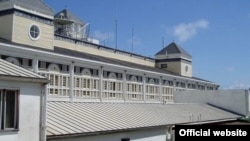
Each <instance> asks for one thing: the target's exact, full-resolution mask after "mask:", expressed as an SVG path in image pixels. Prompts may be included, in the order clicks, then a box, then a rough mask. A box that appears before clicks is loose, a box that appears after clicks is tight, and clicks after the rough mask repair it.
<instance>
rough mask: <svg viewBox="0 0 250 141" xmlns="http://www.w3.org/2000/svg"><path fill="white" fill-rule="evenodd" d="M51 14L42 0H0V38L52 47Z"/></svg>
mask: <svg viewBox="0 0 250 141" xmlns="http://www.w3.org/2000/svg"><path fill="white" fill-rule="evenodd" d="M53 15H54V12H53V10H52V9H51V8H50V7H48V6H47V5H46V4H45V3H44V2H43V1H42V0H0V22H1V25H3V26H0V38H4V39H6V40H9V41H11V42H14V43H19V44H25V45H30V46H33V47H40V48H46V49H53V39H54V25H53V20H54V16H53Z"/></svg>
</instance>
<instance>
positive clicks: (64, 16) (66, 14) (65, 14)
mask: <svg viewBox="0 0 250 141" xmlns="http://www.w3.org/2000/svg"><path fill="white" fill-rule="evenodd" d="M54 18H55V19H61V20H69V21H72V22H75V23H78V24H82V25H84V24H85V23H84V22H83V21H82V20H81V19H80V18H78V17H76V16H75V15H74V14H73V13H72V12H70V11H69V10H67V9H63V10H62V11H60V12H58V13H57V14H56V15H55V16H54Z"/></svg>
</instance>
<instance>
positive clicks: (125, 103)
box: [0, 0, 239, 141]
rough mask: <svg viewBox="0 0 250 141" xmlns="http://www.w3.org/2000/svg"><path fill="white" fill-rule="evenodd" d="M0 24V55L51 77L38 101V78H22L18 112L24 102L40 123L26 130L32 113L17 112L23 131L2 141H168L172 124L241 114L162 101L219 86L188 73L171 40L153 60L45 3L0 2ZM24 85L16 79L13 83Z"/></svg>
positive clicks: (185, 56)
mask: <svg viewBox="0 0 250 141" xmlns="http://www.w3.org/2000/svg"><path fill="white" fill-rule="evenodd" d="M0 23H1V25H0V59H2V60H6V61H8V62H10V63H12V64H14V65H15V66H19V67H22V70H26V71H27V70H29V71H33V72H34V73H37V74H40V75H41V76H43V77H42V78H43V79H44V78H48V79H49V81H50V82H49V84H48V85H47V87H46V92H47V95H46V97H44V98H45V99H42V100H40V99H39V98H40V97H39V95H36V93H35V92H34V91H35V90H34V89H35V88H37V90H38V91H41V89H39V88H38V86H40V84H38V83H28V82H27V83H28V84H29V86H27V87H26V86H24V88H22V89H21V90H20V93H22V91H23V92H24V93H25V94H27V95H25V94H23V95H22V94H20V98H21V96H22V97H25V96H27V98H25V101H26V100H27V103H26V102H24V104H21V101H20V105H24V106H23V107H20V111H21V110H23V111H24V109H27V107H28V106H29V108H30V109H29V108H28V109H27V112H29V113H36V115H40V116H42V117H40V118H41V120H42V121H41V122H42V123H41V125H43V126H42V127H40V128H37V126H36V127H34V128H33V125H38V123H39V120H38V119H37V117H35V118H36V120H35V121H34V124H33V123H32V125H27V127H24V126H23V125H24V124H25V123H26V122H27V121H29V120H30V116H27V115H22V113H23V112H20V116H19V117H20V120H21V119H22V123H20V124H19V126H20V132H16V133H17V134H19V133H20V134H22V132H25V133H24V135H23V134H22V135H23V136H22V135H20V136H19V135H14V136H12V137H11V138H12V139H9V138H4V137H8V136H1V135H4V134H8V133H4V132H0V140H2V138H3V140H13V141H14V140H21V141H23V140H34V141H36V140H37V139H38V137H39V136H40V140H41V141H45V138H46V137H47V139H46V140H53V141H54V140H63V141H67V140H76V141H77V140H83V139H84V140H96V141H98V140H121V141H130V140H133V141H141V140H144V141H146V140H156V141H162V140H173V137H172V130H171V129H172V127H173V125H174V124H179V123H189V124H192V123H196V122H199V123H200V122H206V121H210V122H211V121H212V122H217V121H222V120H225V119H227V120H235V119H237V118H238V117H239V116H238V115H236V114H232V113H229V112H225V111H223V110H219V109H217V108H214V107H211V106H208V105H206V104H194V105H192V104H189V105H180V104H165V103H173V102H174V101H173V96H174V95H173V94H174V92H175V91H187V90H217V89H218V88H219V85H218V84H216V83H213V82H211V81H208V80H204V79H201V78H197V77H195V76H193V74H192V56H191V55H190V54H189V53H187V52H186V51H185V50H184V49H183V48H181V47H180V46H179V45H177V44H176V43H174V42H173V43H170V44H169V45H168V46H166V47H165V48H164V49H162V50H160V51H159V52H158V53H156V55H155V58H150V57H146V56H142V55H138V54H134V53H131V52H126V51H121V50H119V49H114V48H110V47H107V46H103V45H100V44H99V42H98V40H96V39H93V38H90V37H89V36H88V26H89V25H88V23H85V22H84V21H82V20H81V19H79V18H77V17H76V16H74V15H73V13H71V12H70V11H69V10H67V9H64V10H62V11H60V12H59V13H54V11H53V10H52V9H51V8H50V7H48V5H46V4H45V3H44V2H43V1H42V0H0ZM14 65H12V66H14ZM0 67H1V66H0ZM3 70H4V68H3ZM15 71H18V70H15ZM18 72H20V71H18ZM0 74H1V73H0ZM41 76H39V77H41ZM27 77H30V76H27ZM37 77H38V76H37ZM0 78H1V77H0ZM23 79H24V78H23ZM35 80H36V79H35ZM33 81H34V80H33ZM33 81H31V82H33ZM3 84H10V82H9V81H6V82H4V83H0V88H1V86H2V85H3ZM25 84H26V82H25V83H21V84H19V80H18V81H17V82H15V85H16V87H19V86H20V87H21V86H23V85H25ZM0 92H1V93H3V92H2V91H1V90H0ZM29 93H32V94H30V95H29ZM2 95H5V94H2ZM2 95H1V96H2ZM29 96H31V97H29ZM36 96H37V97H36ZM35 97H36V98H35ZM32 98H34V99H32ZM23 99H24V98H23ZM28 101H30V103H28ZM45 101H47V102H45ZM33 102H36V104H34V103H33ZM33 104H34V105H33ZM31 105H32V106H31ZM39 105H40V106H39ZM39 107H40V108H42V109H43V110H42V111H44V112H43V114H41V113H40V112H41V111H40V110H39V109H38V108H39ZM32 108H34V109H32ZM183 109H184V110H183ZM24 112H25V111H24ZM190 112H191V113H194V114H191V115H190ZM39 113H40V114H39ZM211 115H213V116H211ZM194 116H195V117H194ZM149 117H150V118H149ZM194 119H196V120H194ZM197 119H198V121H197ZM1 120H2V119H1ZM97 123H98V124H97ZM45 124H46V126H45ZM29 126H31V127H29ZM21 127H23V128H25V129H22V128H21ZM45 127H47V128H45ZM26 128H27V130H26ZM15 129H16V128H15ZM152 129H153V130H152ZM31 130H32V131H31ZM28 132H29V133H31V132H32V133H33V132H36V133H35V134H29V133H28ZM96 135H98V136H96ZM17 136H18V137H17ZM27 136H30V138H29V139H27V138H28V137H27Z"/></svg>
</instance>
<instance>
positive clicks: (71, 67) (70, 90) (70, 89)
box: [69, 62, 75, 101]
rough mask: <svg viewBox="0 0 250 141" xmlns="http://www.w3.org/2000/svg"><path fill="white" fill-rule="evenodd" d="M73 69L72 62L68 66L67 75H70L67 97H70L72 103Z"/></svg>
mask: <svg viewBox="0 0 250 141" xmlns="http://www.w3.org/2000/svg"><path fill="white" fill-rule="evenodd" d="M74 68H75V64H74V62H72V63H71V64H70V66H69V73H70V78H69V79H70V80H69V83H70V87H69V97H70V100H71V101H73V95H74Z"/></svg>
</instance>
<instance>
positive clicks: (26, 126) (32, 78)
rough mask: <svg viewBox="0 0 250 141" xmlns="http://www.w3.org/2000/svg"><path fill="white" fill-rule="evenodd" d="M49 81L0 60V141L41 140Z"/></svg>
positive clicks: (43, 132)
mask: <svg viewBox="0 0 250 141" xmlns="http://www.w3.org/2000/svg"><path fill="white" fill-rule="evenodd" d="M48 82H49V81H48V80H47V79H46V78H45V77H42V76H39V75H38V74H35V73H33V72H30V71H27V70H26V69H23V68H20V67H18V66H16V65H13V64H11V63H9V62H6V61H4V60H2V59H0V121H1V122H0V140H1V141H30V140H32V141H41V139H42V138H44V139H45V130H44V129H45V128H44V127H45V120H42V119H44V115H45V114H44V110H45V109H44V107H45V104H46V103H44V102H43V101H44V100H43V99H45V96H46V95H45V85H46V84H47V83H48Z"/></svg>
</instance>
